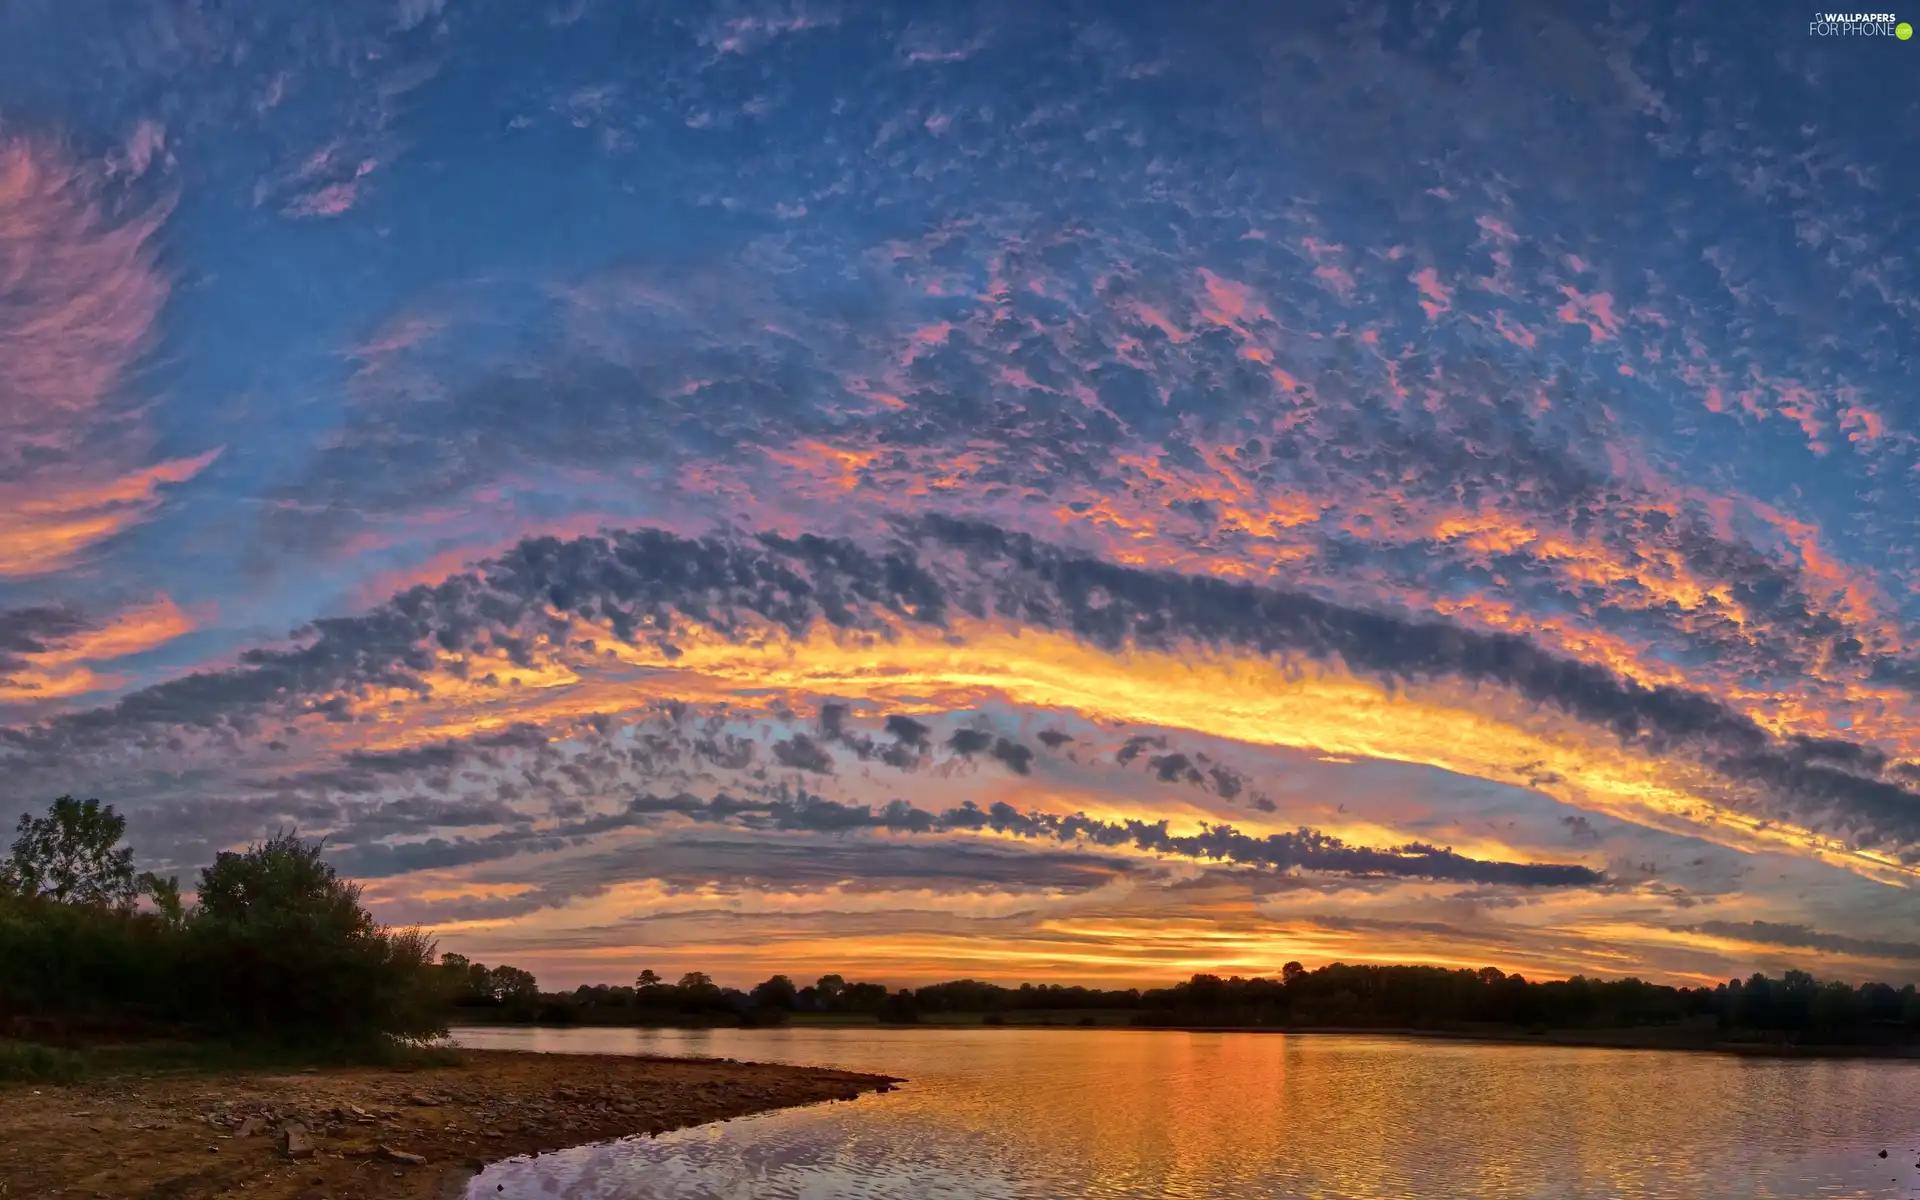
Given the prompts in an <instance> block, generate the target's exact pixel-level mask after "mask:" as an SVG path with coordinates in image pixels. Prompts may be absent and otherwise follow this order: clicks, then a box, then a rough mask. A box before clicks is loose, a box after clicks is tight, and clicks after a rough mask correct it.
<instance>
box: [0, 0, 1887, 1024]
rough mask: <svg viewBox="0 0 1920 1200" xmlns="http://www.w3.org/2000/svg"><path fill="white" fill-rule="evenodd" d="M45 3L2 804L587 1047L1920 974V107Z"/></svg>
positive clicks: (1691, 42) (1219, 42) (939, 15)
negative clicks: (737, 994) (658, 978)
mask: <svg viewBox="0 0 1920 1200" xmlns="http://www.w3.org/2000/svg"><path fill="white" fill-rule="evenodd" d="M1727 11H1728V9H1727V7H1726V6H1724V5H1708V4H1698V3H1682V4H1676V3H1672V2H1670V0H1659V2H1648V3H1630V2H1624V0H1623V2H1616V3H1611V4H1603V3H1565V4H1548V3H1529V4H1521V5H1512V6H1509V5H1481V4H1478V3H1475V2H1474V0H1448V2H1439V3H1435V2H1431V0H1420V2H1418V3H1412V4H1397V3H1396V4H1389V5H1375V4H1372V3H1363V2H1361V0H1353V2H1350V3H1346V4H1338V5H1336V4H1331V3H1318V2H1313V3H1301V4H1276V3H1269V2H1255V0H1189V2H1184V3H1180V4H1177V5H1166V4H1158V3H1140V4H1131V5H1130V4H1114V3H1093V2H1091V0H1086V2H1071V0H1061V2H1058V3H1055V2H1051V0H1042V2H1040V3H1031V2H1027V3H999V2H986V0H954V2H938V3H935V2H928V0H917V2H913V3H899V4H876V3H855V2H852V0H848V2H846V3H825V2H816V3H804V4H803V3H799V2H797V0H792V2H788V0H781V2H767V0H740V2H732V0H728V2H711V0H398V3H396V2H395V0H341V2H339V3H325V4H319V3H314V2H313V0H249V2H247V3H237V2H236V3H218V2H213V0H15V2H14V3H10V4H7V5H5V6H3V7H0V811H4V812H5V813H6V814H7V818H8V820H9V821H10V820H11V816H12V814H13V813H14V812H17V811H24V810H27V809H36V810H37V809H39V808H41V807H44V805H45V804H46V802H47V801H49V800H50V799H52V798H53V797H54V796H56V795H59V794H62V793H66V792H72V793H76V794H79V795H82V796H98V797H100V798H101V799H102V800H105V801H108V802H110V803H113V804H115V805H117V806H118V807H119V808H120V809H121V810H122V811H124V812H125V813H127V814H128V815H129V818H130V821H131V828H130V833H129V838H130V840H131V842H132V843H133V845H134V846H135V847H136V849H137V851H138V852H139V855H140V858H141V862H142V864H143V865H146V866H153V867H160V868H163V869H164V870H167V871H177V872H179V873H180V874H181V875H182V877H183V882H187V883H188V885H189V887H190V886H191V877H192V873H193V872H194V871H195V870H196V869H197V868H198V867H199V866H200V865H202V864H204V863H206V862H207V861H209V860H210V859H211V857H212V856H213V855H214V854H215V853H216V852H217V851H219V850H221V849H225V848H231V847H236V846H239V845H243V844H245V843H246V842H248V841H249V840H252V839H257V838H259V837H261V836H262V835H263V834H267V833H271V832H273V831H275V830H276V829H280V828H286V827H297V828H298V829H299V830H300V831H301V832H303V833H306V834H310V835H316V836H318V835H325V837H326V839H327V842H326V844H327V846H328V848H329V856H330V858H331V860H332V861H333V862H334V863H335V864H337V866H338V867H339V868H340V869H341V870H342V871H343V872H345V873H347V874H350V875H352V876H354V877H356V878H359V879H361V880H364V881H365V882H366V886H367V891H366V895H367V898H368V900H369V901H370V902H371V904H372V906H373V907H374V909H375V911H376V912H377V914H378V915H379V916H380V917H381V918H382V919H383V920H386V921H389V922H392V923H396V924H413V923H418V924H422V925H425V926H427V927H428V928H430V929H431V930H433V931H434V932H435V933H436V934H437V936H438V937H439V938H440V940H441V944H442V947H443V948H444V949H449V950H457V951H459V952H461V953H464V954H467V955H469V956H471V957H474V958H478V959H481V960H484V961H488V962H498V961H507V962H512V963H515V964H518V965H521V966H524V967H527V968H529V969H531V970H533V971H535V972H536V973H537V974H539V976H540V978H541V980H542V982H543V983H544V984H546V985H548V986H556V985H568V986H571V985H572V984H576V983H580V982H588V981H612V982H619V981H630V980H631V979H632V978H633V976H634V974H635V973H636V972H637V971H638V970H639V969H641V968H643V967H648V968H652V969H654V970H657V971H660V972H661V973H662V974H667V975H677V974H678V973H679V972H681V971H685V970H693V969H700V970H706V971H709V972H710V973H712V974H713V975H714V976H715V977H716V978H718V979H720V980H721V981H723V982H727V983H735V984H747V983H751V982H752V981H754V980H756V979H759V978H764V977H765V975H767V974H768V973H771V972H772V971H775V970H781V971H787V972H789V973H792V974H794V975H795V976H797V977H801V978H803V979H811V978H813V977H814V976H815V975H817V974H819V973H822V972H825V971H840V972H842V973H845V974H847V975H849V976H859V977H864V978H873V979H877V980H882V981H886V982H893V983H911V982H923V981H927V980H930V979H936V978H951V977H956V976H963V975H964V976H974V977H981V978H993V979H1000V980H1020V979H1027V978H1034V979H1052V980H1061V981H1078V982H1105V983H1120V984H1135V983H1140V984H1150V983H1161V982H1167V981H1170V980H1172V979H1174V978H1177V977H1181V976H1184V975H1186V974H1190V973H1192V972H1194V971H1201V970H1217V971H1220V972H1222V973H1241V974H1252V973H1270V972H1275V971H1277V970H1278V969H1279V967H1280V965H1281V964H1283V963H1285V962H1287V961H1289V960H1294V959H1297V960H1299V961H1301V962H1303V963H1306V964H1307V965H1309V966H1313V965H1318V964H1320V963H1324V962H1331V961H1335V960H1344V961H1348V962H1358V961H1374V962H1436V963H1444V964H1449V965H1462V966H1472V967H1478V966H1482V965H1493V966H1497V967H1500V968H1503V969H1505V970H1508V971H1519V972H1521V973H1523V974H1525V975H1527V976H1529V977H1536V976H1561V975H1567V974H1572V973H1577V972H1585V973H1590V974H1593V973H1597V974H1603V975H1609V976H1616V975H1625V974H1639V975H1642V976H1645V977H1651V978H1659V979H1663V980H1668V981H1673V982H1687V983H1692V982H1699V981H1712V980H1718V979H1725V978H1727V977H1729V976H1734V975H1745V974H1748V973H1750V972H1752V971H1754V970H1768V971H1774V972H1777V971H1779V970H1781V969H1783V968H1786V967H1792V966H1798V967H1803V968H1806V969H1809V970H1812V971H1814V972H1815V973H1817V974H1822V975H1829V976H1835V977H1840V978H1846V979H1852V980H1861V979H1868V978H1875V979H1885V980H1889V981H1892V982H1896V983H1904V982H1908V981H1914V980H1920V931H1916V919H1917V918H1920V900H1917V899H1916V890H1915V889H1916V883H1917V882H1920V706H1917V705H1916V689H1920V600H1916V597H1915V591H1914V588H1915V583H1916V582H1917V581H1920V573H1917V572H1920V507H1917V506H1916V504H1915V498H1916V491H1917V489H1916V471H1917V470H1920V440H1916V435H1917V434H1920V403H1917V402H1916V385H1915V382H1914V379H1915V371H1914V368H1915V356H1916V351H1920V206H1916V205H1915V203H1914V201H1913V197H1915V196H1916V195H1920V145H1916V135H1915V134H1914V132H1913V131H1915V130H1920V111H1917V110H1920V87H1917V86H1916V84H1915V80H1916V78H1920V72H1917V68H1920V46H1917V45H1915V44H1914V43H1912V42H1899V41H1895V40H1893V39H1890V38H1879V39H1875V38H1815V37H1810V36H1809V35H1808V33H1807V30H1806V19H1807V14H1806V13H1805V12H1803V11H1802V10H1801V9H1799V8H1789V7H1786V6H1782V5H1760V6H1747V7H1742V8H1741V9H1740V10H1739V17H1738V19H1737V20H1731V21H1730V20H1727V19H1726V13H1727Z"/></svg>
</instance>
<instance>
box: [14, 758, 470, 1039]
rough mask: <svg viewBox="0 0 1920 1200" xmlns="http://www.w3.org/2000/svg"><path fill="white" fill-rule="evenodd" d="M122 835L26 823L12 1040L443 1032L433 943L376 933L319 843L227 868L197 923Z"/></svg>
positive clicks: (294, 843) (214, 872)
mask: <svg viewBox="0 0 1920 1200" xmlns="http://www.w3.org/2000/svg"><path fill="white" fill-rule="evenodd" d="M125 831H126V820H125V818H123V817H121V816H120V815H119V814H118V813H116V812H115V811H114V810H113V806H111V805H105V806H102V805H101V804H100V803H99V801H97V800H88V801H85V802H81V801H77V800H74V799H73V798H72V797H70V796H63V797H61V798H60V799H59V800H56V801H54V803H53V806H52V807H51V808H50V809H48V811H47V812H46V814H45V815H44V816H40V817H34V816H31V815H28V816H23V817H21V818H20V823H19V825H18V827H17V828H16V830H15V834H16V836H15V838H14V841H13V844H12V846H11V850H10V853H9V854H8V855H7V856H6V857H4V858H0V1039H5V1038H8V1037H13V1038H18V1039H24V1040H30V1041H39V1042H67V1041H79V1040H92V1039H98V1038H102V1037H109V1038H123V1037H141V1036H154V1035H162V1034H164V1035H169V1036H181V1035H186V1036H211V1037H221V1038H227V1039H236V1040H250V1041H251V1040H264V1041H273V1042H280V1043H287V1044H297V1045H299V1046H301V1047H303V1048H307V1049H319V1048H321V1047H334V1048H339V1049H358V1048H364V1047H368V1046H371V1045H373V1044H375V1043H381V1044H385V1043H389V1042H391V1041H393V1040H395V1039H399V1040H403V1041H406V1040H424V1039H428V1038H431V1037H434V1036H436V1035H438V1034H442V1033H444V1032H446V1028H447V1015H448V1013H449V1011H450V1000H451V996H450V993H449V989H448V988H447V986H446V976H445V974H444V973H443V972H442V971H440V970H439V968H438V967H437V965H436V964H435V961H434V946H433V943H432V942H431V941H430V940H428V939H427V938H426V937H425V936H423V935H422V934H420V933H418V932H415V931H395V930H390V929H386V928H383V927H382V926H381V925H380V924H379V923H378V922H376V921H375V920H374V919H373V917H372V916H371V915H370V914H369V913H368V912H367V910H366V909H365V908H363V907H361V904H360V888H359V885H357V884H354V883H351V882H349V881H347V880H343V879H341V878H339V877H338V876H337V875H336V874H335V873H334V869H333V868H332V867H331V866H328V865H327V863H326V862H324V861H323V860H322V859H321V856H320V845H319V843H317V842H309V841H304V840H302V839H301V838H299V837H297V836H295V835H294V834H292V833H286V834H281V835H278V836H275V837H272V838H269V839H267V840H266V841H264V842H262V843H260V844H258V845H256V846H253V847H251V848H250V849H248V850H246V851H244V852H239V853H233V852H229V853H223V854H220V855H219V856H218V857H217V858H215V860H214V861H213V863H212V865H210V866H208V867H206V868H205V869H203V870H202V871H201V872H200V878H199V886H198V889H197V890H198V893H199V895H198V900H197V902H196V903H195V904H194V905H193V906H192V907H191V908H189V907H187V906H186V905H185V904H183V903H182V900H181V894H180V885H179V883H178V881H177V880H174V879H162V878H160V877H158V876H155V875H152V874H140V873H136V872H135V870H134V864H133V851H132V850H130V849H127V848H126V847H124V846H122V845H120V841H121V837H122V836H123V834H124V833H125ZM143 902H144V904H143Z"/></svg>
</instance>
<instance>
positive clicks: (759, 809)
mask: <svg viewBox="0 0 1920 1200" xmlns="http://www.w3.org/2000/svg"><path fill="white" fill-rule="evenodd" d="M630 811H632V812H634V813H636V814H645V815H660V814H672V815H675V816H679V817H685V818H689V819H692V820H695V821H723V822H733V823H744V824H748V825H755V824H758V825H764V826H766V827H768V828H772V829H776V830H787V831H793V830H804V831H806V832H809V833H825V834H836V835H837V834H847V833H852V832H856V831H863V830H870V831H884V832H887V833H894V834H940V833H954V832H969V831H972V832H992V833H997V834H1003V835H1007V836H1012V837H1018V838H1026V839H1031V840H1040V841H1050V842H1058V843H1061V844H1065V845H1086V846H1094V847H1105V848H1109V849H1118V848H1124V849H1131V850H1139V851H1145V852H1147V853H1151V854H1161V855H1167V856H1171V857H1178V858H1186V859H1193V860H1199V861H1210V862H1227V863H1234V864H1238V865H1242V866H1250V867H1260V868H1264V869H1268V870H1277V871H1289V870H1303V871H1319V872H1330V873H1335V874H1343V875H1358V876H1391V877H1400V878H1412V879H1435V880H1446V881H1450V882H1461V883H1486V884H1506V885H1513V886H1520V887H1580V886H1585V887H1592V886H1596V885H1599V884H1602V883H1604V882H1605V881H1606V877H1605V876H1604V875H1602V874H1601V873H1600V872H1598V871H1595V870H1593V869H1591V868H1589V867H1583V866H1574V865H1558V864H1547V863H1503V862H1484V861H1480V860H1476V859H1470V858H1466V857H1464V856H1461V855H1458V854H1455V853H1454V852H1453V851H1451V850H1448V849H1444V848H1442V847H1438V846H1430V845H1426V844H1423V843H1418V842H1413V843H1408V844H1406V845H1403V846H1393V847H1386V848H1375V847H1369V846H1352V845H1348V844H1347V843H1346V842H1344V841H1342V840H1341V839H1339V838H1337V837H1332V836H1330V835H1327V834H1324V833H1320V832H1318V831H1316V830H1311V829H1299V830H1296V831H1294V832H1292V833H1274V834H1268V835H1266V836H1265V837H1254V836H1250V835H1247V834H1244V833H1241V832H1240V831H1239V830H1237V829H1235V828H1233V827H1232V826H1231V825H1213V826H1203V827H1202V828H1201V830H1200V832H1198V833H1195V834H1175V833H1170V832H1169V831H1168V822H1166V821H1156V822H1148V821H1139V820H1127V821H1105V820H1100V819H1097V818H1092V817H1088V816H1086V815H1085V814H1081V813H1075V814H1073V815H1071V816H1060V815H1057V814H1053V813H1045V812H1022V811H1020V810H1019V809H1016V808H1014V807H1013V806H1012V805H1009V804H1006V803H1004V802H1001V803H995V804H993V805H991V806H989V807H987V808H985V809H982V808H979V807H976V806H975V805H974V804H973V803H972V802H971V801H969V802H967V803H965V804H963V805H961V806H960V807H958V808H953V809H948V810H946V811H944V812H940V813H933V812H929V811H927V810H925V809H921V808H916V807H914V806H913V805H911V804H908V803H906V802H905V801H901V800H896V801H893V802H891V803H889V804H887V805H886V806H885V807H883V808H880V809H878V810H876V809H874V808H872V807H870V806H867V805H849V804H841V803H839V802H837V801H833V800H828V799H825V798H822V797H818V796H811V795H806V794H804V793H803V794H801V795H800V796H799V797H798V798H796V799H792V800H773V801H767V802H752V801H741V800H735V799H733V798H731V797H727V796H724V795H722V796H719V797H716V798H715V799H713V800H712V801H708V802H702V801H699V800H696V799H693V798H692V797H687V796H680V797H671V798H659V797H643V798H641V799H639V800H636V801H634V802H633V804H632V805H631V807H630Z"/></svg>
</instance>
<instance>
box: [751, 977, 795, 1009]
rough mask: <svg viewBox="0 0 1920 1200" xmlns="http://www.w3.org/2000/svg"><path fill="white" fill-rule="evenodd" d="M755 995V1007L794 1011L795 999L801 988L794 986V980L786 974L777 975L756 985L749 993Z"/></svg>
mask: <svg viewBox="0 0 1920 1200" xmlns="http://www.w3.org/2000/svg"><path fill="white" fill-rule="evenodd" d="M749 994H750V995H751V996H752V997H753V1003H754V1007H756V1008H769V1009H778V1010H780V1011H781V1012H791V1011H793V1003H794V999H795V998H796V997H797V996H798V995H799V990H798V989H797V988H795V987H794V986H793V980H791V979H788V978H787V977H786V976H785V975H775V976H774V977H773V978H771V979H769V980H767V981H766V982H765V983H761V984H757V985H755V987H754V989H753V991H752V992H751V993H749Z"/></svg>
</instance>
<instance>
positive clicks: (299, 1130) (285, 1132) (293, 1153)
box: [280, 1121, 313, 1158]
mask: <svg viewBox="0 0 1920 1200" xmlns="http://www.w3.org/2000/svg"><path fill="white" fill-rule="evenodd" d="M280 1149H281V1150H282V1152H284V1153H285V1154H286V1156H287V1157H288V1158H312V1157H313V1138H312V1137H310V1136H308V1134H307V1127H306V1126H305V1125H302V1124H301V1123H300V1122H298V1121H289V1122H287V1123H286V1124H285V1125H283V1126H281V1128H280Z"/></svg>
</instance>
